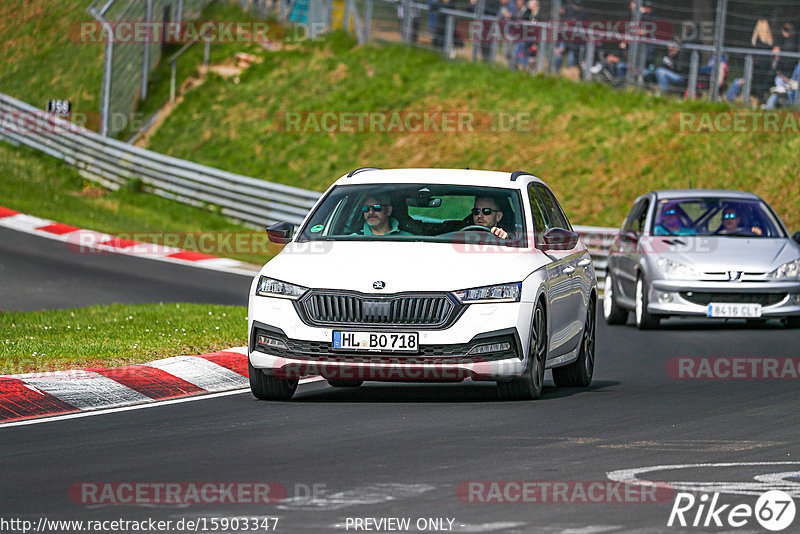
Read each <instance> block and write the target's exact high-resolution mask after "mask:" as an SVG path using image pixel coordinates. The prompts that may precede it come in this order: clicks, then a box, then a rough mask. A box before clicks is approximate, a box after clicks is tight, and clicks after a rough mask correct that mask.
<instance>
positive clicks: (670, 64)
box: [655, 43, 686, 93]
mask: <svg viewBox="0 0 800 534" xmlns="http://www.w3.org/2000/svg"><path fill="white" fill-rule="evenodd" d="M683 56H684V54H682V53H681V47H680V43H671V44H670V45H668V46H667V53H666V54H665V55H664V57H662V58H661V63H660V64H659V66H658V67H657V68H656V72H655V77H656V82H657V83H658V90H659V92H661V93H666V92H667V91H669V88H670V86H672V85H675V86H682V85H684V84H685V83H686V61H685V58H684V57H683Z"/></svg>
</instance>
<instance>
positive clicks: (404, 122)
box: [273, 109, 535, 134]
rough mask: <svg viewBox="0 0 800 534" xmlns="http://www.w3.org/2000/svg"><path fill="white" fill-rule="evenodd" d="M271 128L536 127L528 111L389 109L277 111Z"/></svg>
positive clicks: (340, 130)
mask: <svg viewBox="0 0 800 534" xmlns="http://www.w3.org/2000/svg"><path fill="white" fill-rule="evenodd" d="M273 128H274V129H275V130H277V131H279V132H285V133H395V134H406V133H419V134H429V133H456V134H463V133H511V132H532V131H534V130H535V124H534V121H533V114H532V113H530V112H527V111H475V110H461V109H453V110H427V109H421V110H392V111H334V110H317V111H293V110H284V111H280V112H278V113H277V114H276V116H275V117H274V120H273Z"/></svg>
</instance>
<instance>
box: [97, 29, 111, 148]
mask: <svg viewBox="0 0 800 534" xmlns="http://www.w3.org/2000/svg"><path fill="white" fill-rule="evenodd" d="M102 24H103V25H104V26H106V27H105V30H107V32H108V41H106V49H105V52H104V57H103V87H102V90H101V94H100V135H103V136H105V137H108V127H109V124H108V123H109V121H110V120H111V75H112V73H111V69H112V64H113V62H114V38H113V37H112V36H113V35H114V32H113V31H112V30H111V25H110V24H108V22H103V23H102Z"/></svg>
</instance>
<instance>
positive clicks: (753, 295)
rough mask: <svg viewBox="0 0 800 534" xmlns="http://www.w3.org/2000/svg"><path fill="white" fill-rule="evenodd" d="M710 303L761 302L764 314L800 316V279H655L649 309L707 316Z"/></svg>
mask: <svg viewBox="0 0 800 534" xmlns="http://www.w3.org/2000/svg"><path fill="white" fill-rule="evenodd" d="M709 302H740V303H753V304H761V316H762V317H765V318H769V317H787V316H794V315H800V282H798V281H774V282H773V281H769V282H767V281H764V282H705V281H684V280H654V281H653V282H652V283H651V284H650V292H649V295H648V305H647V311H648V312H649V313H652V314H657V315H694V316H703V317H705V316H706V313H707V311H708V303H709Z"/></svg>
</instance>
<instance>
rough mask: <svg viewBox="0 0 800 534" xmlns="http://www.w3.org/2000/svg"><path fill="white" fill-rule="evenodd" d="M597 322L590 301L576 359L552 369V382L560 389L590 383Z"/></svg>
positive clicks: (593, 305)
mask: <svg viewBox="0 0 800 534" xmlns="http://www.w3.org/2000/svg"><path fill="white" fill-rule="evenodd" d="M596 333H597V322H596V320H595V303H594V300H592V301H591V302H590V303H589V308H588V309H587V310H586V323H585V324H584V326H583V338H582V339H581V350H580V351H579V352H578V359H577V360H575V361H574V362H572V363H571V364H569V365H564V366H562V367H555V368H553V382H555V383H556V386H558V387H560V388H585V387H587V386H588V385H589V384H590V383H591V382H592V375H593V374H594V350H595V335H596Z"/></svg>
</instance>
